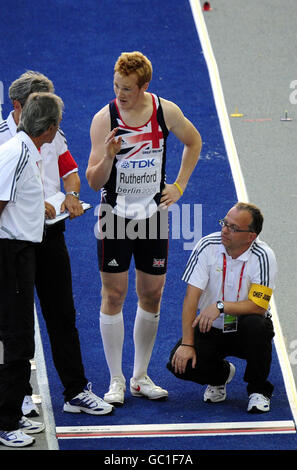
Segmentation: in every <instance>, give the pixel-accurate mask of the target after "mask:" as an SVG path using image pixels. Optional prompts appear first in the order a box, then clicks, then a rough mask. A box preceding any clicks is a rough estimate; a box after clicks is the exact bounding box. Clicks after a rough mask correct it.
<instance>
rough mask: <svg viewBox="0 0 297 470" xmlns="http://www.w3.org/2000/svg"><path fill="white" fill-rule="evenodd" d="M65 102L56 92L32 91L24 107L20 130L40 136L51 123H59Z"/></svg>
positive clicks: (33, 135)
mask: <svg viewBox="0 0 297 470" xmlns="http://www.w3.org/2000/svg"><path fill="white" fill-rule="evenodd" d="M63 108H64V103H63V101H62V99H61V98H60V97H59V96H57V95H55V94H54V93H32V94H31V95H30V96H29V98H28V99H27V101H26V103H25V106H24V107H23V109H22V113H21V117H20V122H19V126H18V131H24V132H26V134H28V135H29V136H31V137H39V136H40V135H41V134H43V132H45V131H47V130H48V129H49V127H50V126H51V125H54V126H56V125H59V123H60V121H61V119H62V113H63Z"/></svg>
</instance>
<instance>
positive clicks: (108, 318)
mask: <svg viewBox="0 0 297 470" xmlns="http://www.w3.org/2000/svg"><path fill="white" fill-rule="evenodd" d="M101 280H102V302H101V309H100V331H101V337H102V342H103V348H104V353H105V358H106V362H107V365H108V368H109V372H110V379H111V380H112V379H113V378H114V377H121V378H124V374H123V372H122V350H123V343H124V320H123V313H122V308H123V304H124V300H125V297H126V294H127V289H128V272H127V271H126V272H124V273H114V274H112V273H103V272H102V273H101Z"/></svg>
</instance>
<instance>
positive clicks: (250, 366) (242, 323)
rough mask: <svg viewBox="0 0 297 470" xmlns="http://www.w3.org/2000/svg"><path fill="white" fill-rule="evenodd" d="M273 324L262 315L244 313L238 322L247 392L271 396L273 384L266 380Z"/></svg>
mask: <svg viewBox="0 0 297 470" xmlns="http://www.w3.org/2000/svg"><path fill="white" fill-rule="evenodd" d="M273 336H274V331H273V324H272V321H271V320H270V319H269V318H265V317H264V316H262V315H244V316H242V317H240V319H239V322H238V340H239V348H240V350H241V354H242V357H244V358H245V359H246V361H247V364H246V370H245V374H244V380H245V382H247V384H248V385H247V393H248V395H251V394H252V393H259V394H262V395H264V396H266V397H268V398H270V397H271V395H272V391H273V388H274V387H273V385H272V384H271V383H270V382H269V381H268V376H269V372H270V366H271V355H272V338H273Z"/></svg>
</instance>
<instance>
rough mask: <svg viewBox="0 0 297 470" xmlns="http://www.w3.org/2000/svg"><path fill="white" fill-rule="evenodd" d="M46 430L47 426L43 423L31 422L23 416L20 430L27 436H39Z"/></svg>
mask: <svg viewBox="0 0 297 470" xmlns="http://www.w3.org/2000/svg"><path fill="white" fill-rule="evenodd" d="M44 428H45V425H44V424H43V423H40V422H38V421H33V420H30V419H28V418H26V417H25V416H22V418H21V419H20V421H19V430H20V431H25V433H26V434H38V433H39V432H41V431H43V430H44Z"/></svg>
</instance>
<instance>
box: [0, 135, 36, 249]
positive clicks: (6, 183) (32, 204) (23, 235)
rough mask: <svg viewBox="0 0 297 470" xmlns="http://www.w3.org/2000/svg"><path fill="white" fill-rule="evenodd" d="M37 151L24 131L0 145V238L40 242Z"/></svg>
mask: <svg viewBox="0 0 297 470" xmlns="http://www.w3.org/2000/svg"><path fill="white" fill-rule="evenodd" d="M39 162H40V154H39V152H38V150H37V148H36V146H35V145H34V143H33V141H32V140H31V139H30V137H29V136H28V135H27V134H26V133H25V132H19V133H17V134H16V135H15V137H13V138H11V139H10V140H8V141H7V142H6V143H5V144H3V145H0V201H8V203H7V205H6V206H5V208H4V209H3V211H2V214H1V216H0V238H8V239H17V240H27V241H32V242H41V240H42V236H43V228H44V196H43V186H42V181H41V175H40V171H39V168H38V163H39Z"/></svg>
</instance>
